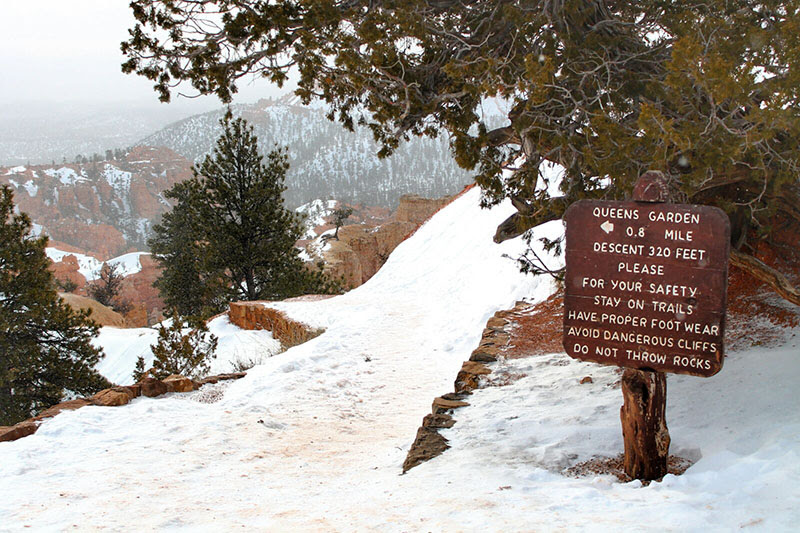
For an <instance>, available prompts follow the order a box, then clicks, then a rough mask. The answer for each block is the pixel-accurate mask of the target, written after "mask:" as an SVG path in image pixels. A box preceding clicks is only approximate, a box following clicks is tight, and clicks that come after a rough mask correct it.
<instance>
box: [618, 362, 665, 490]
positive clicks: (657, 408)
mask: <svg viewBox="0 0 800 533" xmlns="http://www.w3.org/2000/svg"><path fill="white" fill-rule="evenodd" d="M622 398H623V400H624V403H623V404H622V407H621V408H620V410H619V417H620V420H621V421H622V438H623V440H624V441H625V461H624V466H625V473H626V474H628V475H629V476H630V477H631V478H633V479H646V480H653V479H659V478H662V477H664V476H665V475H666V473H667V456H668V455H669V442H670V439H669V430H668V429H667V421H666V418H665V411H666V406H667V375H666V374H664V372H651V371H649V370H636V369H634V368H626V369H625V372H624V373H623V374H622Z"/></svg>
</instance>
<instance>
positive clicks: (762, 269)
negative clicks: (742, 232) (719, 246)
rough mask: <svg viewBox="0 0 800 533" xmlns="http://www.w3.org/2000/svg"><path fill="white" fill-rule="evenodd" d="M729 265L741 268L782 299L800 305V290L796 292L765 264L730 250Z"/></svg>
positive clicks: (781, 275)
mask: <svg viewBox="0 0 800 533" xmlns="http://www.w3.org/2000/svg"><path fill="white" fill-rule="evenodd" d="M731 264H732V265H733V266H735V267H737V268H741V269H742V270H744V271H745V272H747V273H748V274H750V275H751V276H753V277H754V278H756V279H759V280H761V281H763V282H765V283H766V284H767V285H769V286H770V287H772V289H773V290H774V291H775V292H777V293H778V294H780V295H781V296H782V297H783V298H784V299H786V300H788V301H790V302H792V303H793V304H795V305H800V290H797V288H796V287H794V286H793V285H792V284H791V283H790V282H789V280H788V279H787V278H786V276H784V275H783V274H781V273H780V272H778V271H777V270H775V269H774V268H772V267H771V266H769V265H767V264H766V263H764V262H762V261H760V260H759V259H756V258H755V257H753V256H752V255H747V254H744V253H742V252H739V251H737V250H731Z"/></svg>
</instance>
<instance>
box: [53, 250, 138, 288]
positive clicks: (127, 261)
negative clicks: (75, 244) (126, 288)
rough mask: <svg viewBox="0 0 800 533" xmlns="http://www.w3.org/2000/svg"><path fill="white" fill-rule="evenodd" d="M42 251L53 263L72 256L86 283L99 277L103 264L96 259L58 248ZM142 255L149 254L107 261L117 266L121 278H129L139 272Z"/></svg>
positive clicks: (123, 256) (126, 255)
mask: <svg viewBox="0 0 800 533" xmlns="http://www.w3.org/2000/svg"><path fill="white" fill-rule="evenodd" d="M44 251H45V253H46V254H47V257H49V258H50V260H51V261H53V262H55V263H58V262H59V261H62V260H63V259H64V258H65V257H66V256H68V255H74V256H75V258H76V259H77V260H78V272H80V273H81V275H82V276H83V277H84V278H86V281H94V280H96V279H98V278H99V277H100V269H101V268H103V262H102V261H100V260H99V259H97V258H96V257H93V256H91V255H85V254H79V253H75V252H65V251H64V250H59V249H58V248H53V247H52V246H50V247H47V248H45V249H44ZM142 255H150V254H149V253H148V252H130V253H127V254H123V255H121V256H119V257H115V258H113V259H109V260H108V263H109V264H112V265H117V268H118V270H119V273H120V274H122V275H123V276H130V275H131V274H136V273H137V272H141V270H142V263H141V261H139V258H140V257H141V256H142Z"/></svg>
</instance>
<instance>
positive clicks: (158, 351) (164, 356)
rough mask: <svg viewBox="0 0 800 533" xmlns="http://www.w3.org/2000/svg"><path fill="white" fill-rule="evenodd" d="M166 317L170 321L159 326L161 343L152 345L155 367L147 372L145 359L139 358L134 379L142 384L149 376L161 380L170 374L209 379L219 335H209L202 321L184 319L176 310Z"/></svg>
mask: <svg viewBox="0 0 800 533" xmlns="http://www.w3.org/2000/svg"><path fill="white" fill-rule="evenodd" d="M165 317H166V319H167V320H165V321H164V322H162V323H161V324H160V325H159V327H158V341H157V342H156V344H153V345H151V346H150V349H151V350H152V351H153V355H154V356H155V358H154V359H153V367H152V368H151V369H150V370H149V371H147V372H145V371H144V367H145V365H144V359H143V358H142V357H139V359H138V360H137V361H136V369H135V370H134V372H133V378H134V379H135V380H136V381H139V380H140V379H142V377H144V376H145V375H147V374H149V375H150V376H152V377H154V378H157V379H164V378H165V377H167V376H169V375H170V374H180V375H182V376H185V377H189V378H200V377H203V376H205V375H206V374H207V373H208V369H209V364H210V360H211V359H213V358H214V357H216V355H215V353H214V352H215V351H216V349H217V340H218V339H217V337H216V335H212V334H210V333H209V332H208V327H207V326H206V324H205V322H203V321H202V320H194V319H189V320H187V319H184V318H183V317H181V316H180V315H179V314H178V313H177V312H176V311H175V310H168V311H167V312H166V314H165ZM186 326H188V328H187V327H186ZM187 330H188V331H187Z"/></svg>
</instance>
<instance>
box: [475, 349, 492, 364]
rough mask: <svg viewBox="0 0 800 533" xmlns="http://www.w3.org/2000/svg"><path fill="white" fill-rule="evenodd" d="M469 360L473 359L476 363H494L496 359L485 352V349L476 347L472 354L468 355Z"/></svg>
mask: <svg viewBox="0 0 800 533" xmlns="http://www.w3.org/2000/svg"><path fill="white" fill-rule="evenodd" d="M469 360H470V361H475V362H476V363H494V362H495V361H497V357H495V356H493V355H490V354H488V353H486V352H485V351H483V350H481V349H480V348H478V349H477V350H475V351H474V352H472V355H470V356H469Z"/></svg>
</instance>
